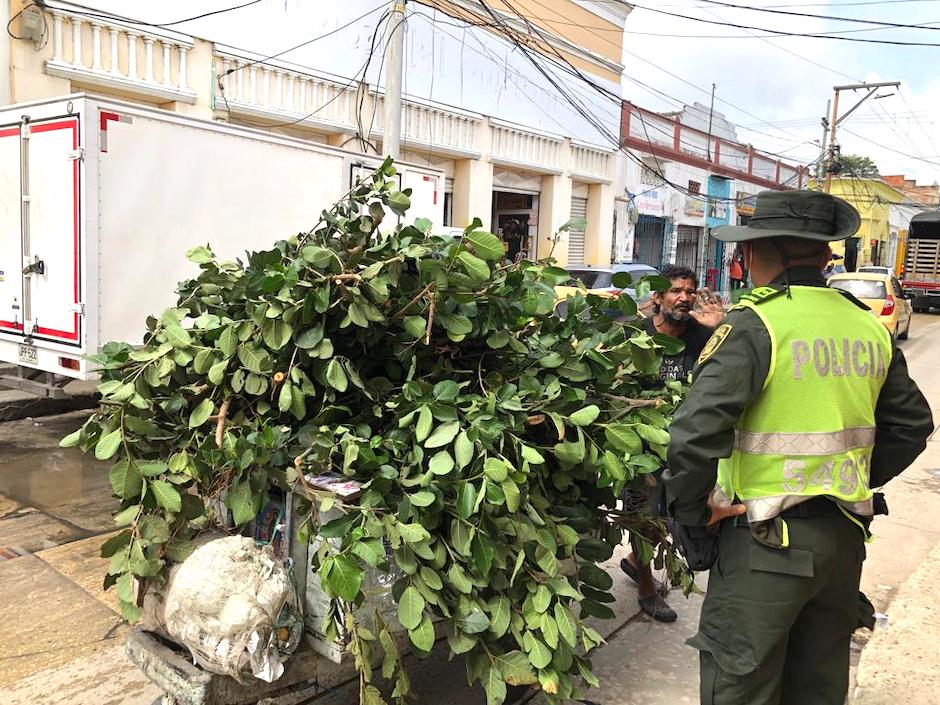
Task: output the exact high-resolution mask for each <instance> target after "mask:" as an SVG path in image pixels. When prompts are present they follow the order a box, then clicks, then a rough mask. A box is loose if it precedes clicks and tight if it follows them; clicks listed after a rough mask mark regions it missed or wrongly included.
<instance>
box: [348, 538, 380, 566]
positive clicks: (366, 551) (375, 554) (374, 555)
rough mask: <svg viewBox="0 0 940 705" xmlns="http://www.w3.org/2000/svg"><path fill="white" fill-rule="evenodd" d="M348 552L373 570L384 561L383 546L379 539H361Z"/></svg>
mask: <svg viewBox="0 0 940 705" xmlns="http://www.w3.org/2000/svg"><path fill="white" fill-rule="evenodd" d="M350 550H351V551H352V552H353V553H354V554H356V555H357V556H359V557H360V558H361V559H362V560H364V561H365V562H366V563H367V564H368V565H370V566H372V567H373V568H375V567H376V566H377V565H379V564H380V563H382V562H384V561H385V545H384V544H383V543H382V541H381V539H362V540H361V541H357V542H356V543H354V544H353V545H352V548H351V549H350Z"/></svg>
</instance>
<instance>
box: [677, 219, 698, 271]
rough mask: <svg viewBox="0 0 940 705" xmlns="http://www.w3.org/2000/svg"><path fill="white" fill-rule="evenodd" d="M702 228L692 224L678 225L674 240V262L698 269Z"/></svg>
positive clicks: (694, 269)
mask: <svg viewBox="0 0 940 705" xmlns="http://www.w3.org/2000/svg"><path fill="white" fill-rule="evenodd" d="M701 235H702V228H697V227H695V226H692V225H680V226H679V228H678V238H677V242H676V264H677V265H679V266H680V267H688V268H689V269H691V270H692V271H693V272H697V271H698V259H699V250H700V249H701Z"/></svg>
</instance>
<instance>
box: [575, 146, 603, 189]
mask: <svg viewBox="0 0 940 705" xmlns="http://www.w3.org/2000/svg"><path fill="white" fill-rule="evenodd" d="M571 172H572V173H573V174H575V175H577V176H581V177H586V178H588V179H593V180H600V181H610V180H611V179H612V178H613V173H612V172H613V153H612V152H611V151H609V150H605V149H600V148H598V147H592V146H590V145H585V144H576V143H572V145H571Z"/></svg>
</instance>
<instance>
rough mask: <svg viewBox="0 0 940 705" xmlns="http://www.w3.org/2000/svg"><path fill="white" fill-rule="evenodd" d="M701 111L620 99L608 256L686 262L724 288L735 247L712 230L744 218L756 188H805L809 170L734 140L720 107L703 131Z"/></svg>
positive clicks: (707, 280)
mask: <svg viewBox="0 0 940 705" xmlns="http://www.w3.org/2000/svg"><path fill="white" fill-rule="evenodd" d="M703 110H705V116H704V118H703V116H702V111H703ZM707 111H708V109H707V108H703V106H700V105H693V106H690V107H689V108H687V109H685V110H683V111H682V112H679V113H668V114H660V113H655V112H653V111H650V110H646V109H644V108H641V107H639V106H636V105H633V104H632V103H629V102H626V101H625V102H624V104H623V113H622V120H621V128H620V134H621V142H622V144H623V146H624V152H623V153H622V154H621V155H620V156H619V157H618V158H619V161H620V171H621V181H622V183H623V184H624V186H623V190H622V191H620V192H618V194H617V197H616V203H617V211H616V228H615V243H614V250H613V259H614V260H615V261H618V262H643V263H645V264H651V265H653V266H656V267H660V266H662V265H664V264H677V265H681V266H685V267H688V268H689V269H691V270H692V271H693V272H695V273H696V274H697V276H698V277H699V281H700V282H701V283H702V284H703V285H707V286H709V287H711V288H714V289H715V290H718V291H725V292H726V291H728V290H729V288H730V281H729V277H728V273H729V268H730V263H731V259H732V257H733V256H734V248H732V247H728V246H725V244H724V243H721V242H719V241H717V240H715V239H714V238H713V237H711V235H710V231H711V229H712V228H715V227H718V226H720V225H726V224H744V223H746V222H747V219H748V218H749V217H750V215H751V214H752V213H753V212H754V210H753V209H754V196H755V195H756V194H757V193H758V192H760V191H763V190H766V189H796V188H804V187H805V186H806V185H807V182H808V176H809V174H808V171H807V170H806V168H805V167H801V166H797V165H794V164H790V163H787V162H783V161H781V160H779V159H778V158H776V157H773V156H771V155H769V154H765V153H763V152H760V151H758V150H756V149H754V148H753V147H751V146H750V145H745V144H742V143H740V142H739V141H737V139H736V138H735V135H734V130H733V126H731V125H730V123H728V122H727V121H726V120H725V119H724V117H723V116H722V115H721V114H720V113H717V112H715V113H713V115H712V119H711V121H710V122H711V127H712V129H711V133H709V132H708V127H707V126H708V124H709V120H708V115H707Z"/></svg>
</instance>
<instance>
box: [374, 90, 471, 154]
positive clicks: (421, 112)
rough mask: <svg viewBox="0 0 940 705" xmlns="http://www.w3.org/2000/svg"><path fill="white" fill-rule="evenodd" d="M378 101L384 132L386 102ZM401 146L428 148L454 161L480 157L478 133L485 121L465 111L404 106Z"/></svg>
mask: <svg viewBox="0 0 940 705" xmlns="http://www.w3.org/2000/svg"><path fill="white" fill-rule="evenodd" d="M375 100H376V122H377V124H378V131H379V132H382V130H383V128H384V110H385V98H384V96H381V95H378V96H376V98H375ZM402 110H403V111H404V112H403V114H402V132H403V134H402V145H403V146H404V147H405V148H428V149H431V150H433V151H434V152H436V153H438V154H444V155H448V156H452V157H465V158H472V157H479V156H480V148H479V146H478V144H477V142H478V137H477V132H478V128H479V126H480V124H481V123H482V121H483V118H482V117H481V116H480V115H474V114H472V113H467V112H463V111H457V110H450V109H444V108H440V107H437V106H433V105H427V104H424V103H417V102H414V101H411V100H405V101H404V102H403V107H402Z"/></svg>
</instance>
